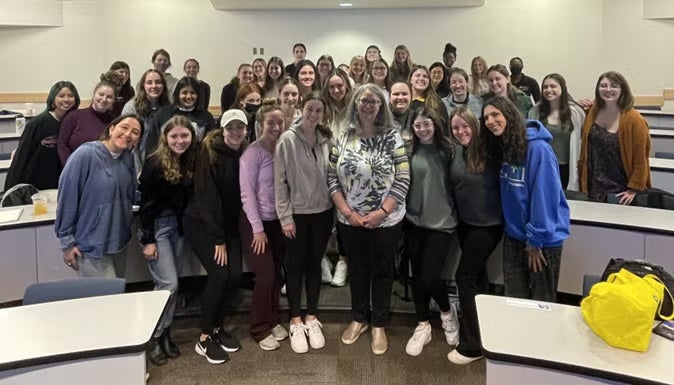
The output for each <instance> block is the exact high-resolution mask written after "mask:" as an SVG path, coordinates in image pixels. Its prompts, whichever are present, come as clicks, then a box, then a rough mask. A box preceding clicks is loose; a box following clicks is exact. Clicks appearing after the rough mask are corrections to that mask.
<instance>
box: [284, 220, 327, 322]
mask: <svg viewBox="0 0 674 385" xmlns="http://www.w3.org/2000/svg"><path fill="white" fill-rule="evenodd" d="M332 213H333V210H332V209H330V210H327V211H324V212H322V213H317V214H295V215H293V220H294V221H295V233H296V236H295V238H294V239H288V238H286V239H287V243H288V247H287V250H288V252H287V254H286V270H287V273H286V290H287V292H288V304H289V305H290V317H299V316H300V308H301V301H302V280H304V283H305V287H306V291H307V314H309V315H316V314H318V297H319V295H320V293H321V260H322V259H323V254H325V248H326V246H327V245H328V239H329V238H330V233H331V230H332Z"/></svg>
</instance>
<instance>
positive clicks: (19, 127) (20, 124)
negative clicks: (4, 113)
mask: <svg viewBox="0 0 674 385" xmlns="http://www.w3.org/2000/svg"><path fill="white" fill-rule="evenodd" d="M14 124H15V128H16V134H17V135H19V136H21V135H22V134H23V130H24V129H25V128H26V118H24V117H23V116H21V117H18V118H16V119H14ZM10 127H11V126H10Z"/></svg>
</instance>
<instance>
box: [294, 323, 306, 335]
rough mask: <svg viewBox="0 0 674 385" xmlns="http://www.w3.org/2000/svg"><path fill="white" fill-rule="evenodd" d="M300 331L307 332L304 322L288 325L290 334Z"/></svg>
mask: <svg viewBox="0 0 674 385" xmlns="http://www.w3.org/2000/svg"><path fill="white" fill-rule="evenodd" d="M297 333H301V334H304V335H306V334H307V327H306V325H304V324H293V325H292V326H291V327H290V335H292V336H295V334H297Z"/></svg>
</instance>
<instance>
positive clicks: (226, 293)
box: [183, 216, 243, 334]
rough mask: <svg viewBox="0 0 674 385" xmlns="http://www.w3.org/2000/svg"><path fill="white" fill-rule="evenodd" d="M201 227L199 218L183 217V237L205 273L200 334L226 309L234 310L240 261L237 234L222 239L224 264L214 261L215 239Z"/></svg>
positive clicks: (220, 318) (209, 329)
mask: <svg viewBox="0 0 674 385" xmlns="http://www.w3.org/2000/svg"><path fill="white" fill-rule="evenodd" d="M204 227H205V225H204V224H203V222H201V221H199V220H195V219H193V218H190V217H188V216H185V217H183V229H184V231H185V238H186V239H187V241H188V242H189V244H190V246H191V247H192V250H193V251H194V254H196V256H197V258H199V261H200V262H201V265H202V266H203V267H204V269H206V272H207V273H208V278H207V281H206V287H205V288H204V292H203V294H202V297H201V318H200V321H199V324H200V327H201V332H202V333H204V334H211V333H212V332H213V329H215V328H217V327H221V326H222V324H223V321H224V318H225V316H226V315H227V312H231V311H233V310H235V307H236V301H237V300H238V299H239V298H238V290H239V287H240V286H241V275H242V270H243V263H242V258H241V241H240V239H239V237H227V238H226V240H225V245H226V250H227V264H226V265H225V266H220V265H218V264H217V263H215V259H214V258H213V257H214V255H215V239H214V238H213V237H212V236H211V235H210V234H208V232H207V231H204Z"/></svg>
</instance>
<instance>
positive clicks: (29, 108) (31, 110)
mask: <svg viewBox="0 0 674 385" xmlns="http://www.w3.org/2000/svg"><path fill="white" fill-rule="evenodd" d="M33 115H35V105H34V104H33V103H26V116H33Z"/></svg>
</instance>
